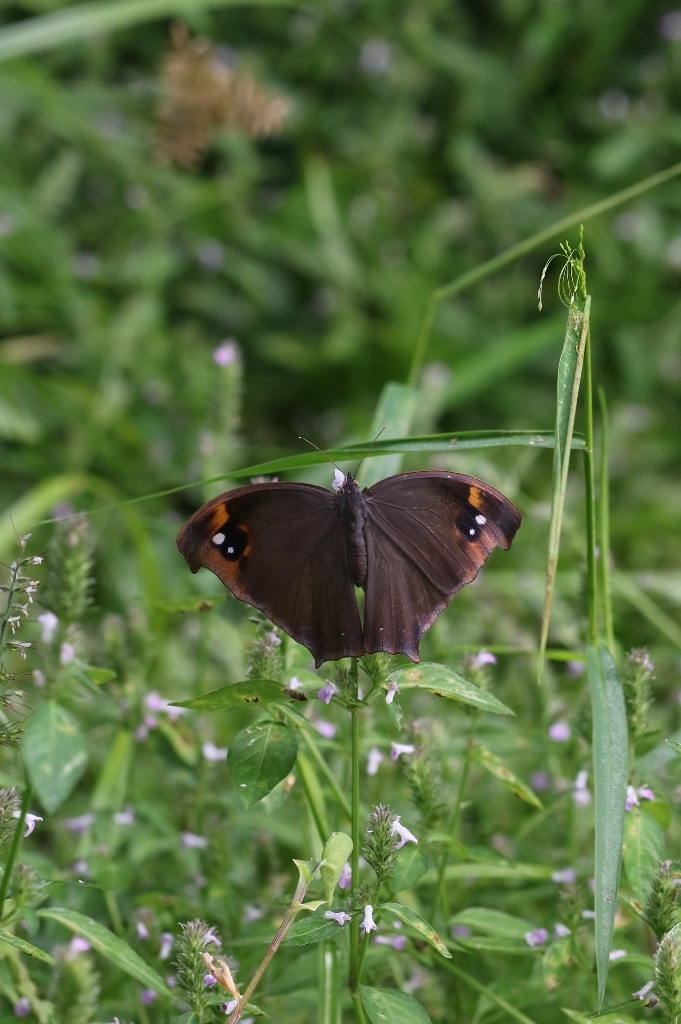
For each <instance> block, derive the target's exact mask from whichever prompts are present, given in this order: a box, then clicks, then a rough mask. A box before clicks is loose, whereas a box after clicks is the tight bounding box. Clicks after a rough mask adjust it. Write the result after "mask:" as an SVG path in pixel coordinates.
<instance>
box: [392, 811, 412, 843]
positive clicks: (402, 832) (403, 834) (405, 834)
mask: <svg viewBox="0 0 681 1024" xmlns="http://www.w3.org/2000/svg"><path fill="white" fill-rule="evenodd" d="M392 831H393V832H394V833H396V834H397V835H398V836H399V837H400V841H399V843H398V845H397V846H396V847H395V849H397V850H401V849H402V847H403V846H405V845H406V844H407V843H418V839H417V838H416V836H414V835H412V834H411V832H410V831H409V829H408V828H405V827H404V825H400V815H399V814H398V815H397V817H396V818H395V820H394V821H393V824H392Z"/></svg>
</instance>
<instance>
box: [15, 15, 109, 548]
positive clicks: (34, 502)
mask: <svg viewBox="0 0 681 1024" xmlns="http://www.w3.org/2000/svg"><path fill="white" fill-rule="evenodd" d="M4 31H7V30H6V29H5V30H4ZM1 36H2V30H0V37H1ZM88 486H89V479H88V477H87V476H85V474H84V473H60V474H59V475H58V476H50V477H48V478H47V479H46V480H42V481H41V482H40V483H39V484H36V485H35V487H32V488H31V490H30V491H27V492H26V494H23V495H22V496H21V497H20V498H18V499H17V500H16V501H15V502H14V503H13V504H12V505H10V506H9V507H8V508H5V509H3V512H2V515H1V516H0V559H3V560H5V559H7V556H8V554H9V553H10V552H11V551H14V548H15V545H16V535H17V534H19V535H21V534H22V533H25V532H26V530H27V529H29V528H30V527H31V526H33V524H34V523H36V522H37V521H38V520H39V519H42V517H43V516H45V515H47V514H48V512H49V511H50V509H51V508H53V507H54V506H55V505H56V504H57V503H58V502H60V501H68V500H69V498H73V496H74V495H76V494H80V492H81V491H84V490H87V489H88Z"/></svg>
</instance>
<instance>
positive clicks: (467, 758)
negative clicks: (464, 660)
mask: <svg viewBox="0 0 681 1024" xmlns="http://www.w3.org/2000/svg"><path fill="white" fill-rule="evenodd" d="M478 718H479V715H478V714H477V713H476V712H472V714H471V718H470V729H469V733H468V742H467V744H466V752H465V754H464V761H463V768H462V771H461V776H460V778H459V787H458V789H457V791H456V800H455V801H454V809H453V811H452V817H451V819H450V822H449V829H448V832H449V837H450V839H451V840H454V839H455V838H456V832H457V829H458V827H459V819H460V818H461V804H462V803H463V795H464V793H465V791H466V786H467V784H468V776H469V775H470V771H471V764H472V755H473V748H474V746H475V734H476V732H477V729H478ZM449 854H450V848H449V846H448V847H446V849H445V850H444V852H443V854H442V857H441V859H440V865H439V867H438V872H437V884H436V886H435V896H434V897H433V909H432V911H431V915H430V916H431V920H433V921H434V920H435V919H436V917H437V909H438V904H440V905H441V906H442V916H443V918H444V919H445V921H446V920H447V918H448V917H449V903H448V900H447V887H446V885H445V871H446V870H447V864H448V863H449Z"/></svg>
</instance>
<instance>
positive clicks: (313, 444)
mask: <svg viewBox="0 0 681 1024" xmlns="http://www.w3.org/2000/svg"><path fill="white" fill-rule="evenodd" d="M298 440H299V441H304V442H305V444H309V445H310V446H311V447H312V448H316V450H317V451H318V452H319V454H320V455H323V456H324V458H325V459H326V461H327V462H330V463H331V465H332V466H335V467H336V469H337V470H338V472H339V473H343V470H342V469H341V468H340V466H336V463H335V462H334V461H333V459H330V458H329V456H328V455H327V454H326V452H323V451H322V450H321V448H317V445H316V444H315V443H314V442H313V441H308V439H307V438H306V437H301V436H300V434H299V435H298ZM343 476H345V473H343Z"/></svg>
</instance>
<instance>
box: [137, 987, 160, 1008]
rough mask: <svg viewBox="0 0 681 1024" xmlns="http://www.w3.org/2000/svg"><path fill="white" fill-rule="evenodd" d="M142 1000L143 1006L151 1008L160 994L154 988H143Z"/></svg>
mask: <svg viewBox="0 0 681 1024" xmlns="http://www.w3.org/2000/svg"><path fill="white" fill-rule="evenodd" d="M140 999H141V1000H142V1004H143V1006H149V1004H150V1003H153V1001H154V1000H155V999H158V992H156V991H155V990H154V989H153V988H143V989H142V991H141V992H140Z"/></svg>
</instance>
